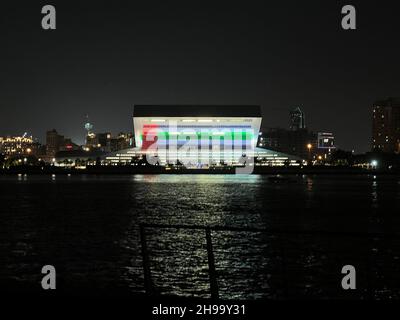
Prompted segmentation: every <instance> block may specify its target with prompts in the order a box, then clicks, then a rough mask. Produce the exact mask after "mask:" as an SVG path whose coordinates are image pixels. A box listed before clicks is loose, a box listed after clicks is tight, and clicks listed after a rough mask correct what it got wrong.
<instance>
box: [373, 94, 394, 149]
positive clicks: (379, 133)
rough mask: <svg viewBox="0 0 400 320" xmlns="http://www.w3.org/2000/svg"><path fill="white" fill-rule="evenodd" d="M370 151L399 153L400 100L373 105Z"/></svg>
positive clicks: (379, 102) (389, 100) (384, 101)
mask: <svg viewBox="0 0 400 320" xmlns="http://www.w3.org/2000/svg"><path fill="white" fill-rule="evenodd" d="M372 150H373V151H382V152H388V153H400V99H394V98H389V99H386V100H382V101H377V102H375V103H374V105H373V113H372Z"/></svg>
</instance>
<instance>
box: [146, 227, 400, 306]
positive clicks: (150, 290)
mask: <svg viewBox="0 0 400 320" xmlns="http://www.w3.org/2000/svg"><path fill="white" fill-rule="evenodd" d="M148 228H155V229H186V230H200V231H204V236H205V239H206V249H207V260H208V274H209V284H210V294H211V299H213V300H217V299H219V288H218V281H217V273H216V268H215V258H214V250H213V243H212V236H211V232H212V231H228V232H250V233H253V232H254V233H268V234H269V235H288V236H289V235H294V236H319V237H328V238H329V237H333V238H336V237H350V238H353V239H354V238H360V239H366V240H368V241H370V240H372V239H377V238H385V239H388V238H393V239H396V240H398V241H399V242H400V235H399V234H397V233H379V232H371V233H370V232H368V233H366V232H346V231H344V232H336V231H320V230H308V231H307V230H301V231H299V230H280V229H265V228H252V227H248V228H240V227H228V226H198V225H184V224H174V225H170V224H151V223H145V224H140V240H141V248H142V259H143V273H144V287H145V291H146V293H147V294H149V295H154V294H155V288H154V286H153V281H152V275H151V268H150V260H149V250H148V246H147V239H146V229H148ZM280 254H281V256H282V261H281V267H282V274H283V277H284V278H285V280H284V282H285V283H284V287H283V292H284V295H285V297H288V291H289V285H288V279H287V275H286V273H287V264H286V259H285V256H286V252H285V249H284V246H283V245H281V246H280ZM367 270H368V273H367V282H368V295H369V296H370V295H371V292H370V291H371V285H370V274H369V271H370V261H369V259H368V265H367Z"/></svg>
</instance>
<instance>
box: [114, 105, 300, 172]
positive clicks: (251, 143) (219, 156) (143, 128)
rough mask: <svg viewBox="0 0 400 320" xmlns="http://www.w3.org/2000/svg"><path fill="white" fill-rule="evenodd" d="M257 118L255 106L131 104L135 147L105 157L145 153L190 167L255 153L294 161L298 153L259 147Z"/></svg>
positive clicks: (232, 161)
mask: <svg viewBox="0 0 400 320" xmlns="http://www.w3.org/2000/svg"><path fill="white" fill-rule="evenodd" d="M261 120H262V116H261V109H260V107H259V106H237V105H236V106H210V105H207V106H203V105H135V106H134V113H133V127H134V136H135V148H130V149H127V150H124V151H121V152H116V153H114V154H112V155H110V156H108V157H107V160H108V161H110V162H112V163H121V162H125V163H129V162H130V161H132V159H134V158H137V157H146V159H147V162H149V163H150V164H157V165H177V164H183V165H184V166H186V167H190V168H207V167H210V166H220V165H241V164H243V163H246V162H247V161H252V160H254V159H261V160H263V161H264V162H265V163H269V164H279V165H284V164H287V163H288V161H289V163H290V161H291V160H293V163H296V164H297V163H298V161H300V160H301V159H300V158H296V157H293V158H290V157H289V156H287V155H283V154H281V153H279V152H271V151H270V150H266V149H261V148H257V140H258V135H259V131H260V126H261Z"/></svg>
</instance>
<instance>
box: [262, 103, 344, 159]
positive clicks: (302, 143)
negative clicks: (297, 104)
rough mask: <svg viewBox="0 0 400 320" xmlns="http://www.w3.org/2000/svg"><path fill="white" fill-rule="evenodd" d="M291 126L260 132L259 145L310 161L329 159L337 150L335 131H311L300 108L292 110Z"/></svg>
mask: <svg viewBox="0 0 400 320" xmlns="http://www.w3.org/2000/svg"><path fill="white" fill-rule="evenodd" d="M289 116H290V118H289V121H290V122H289V128H288V129H285V128H270V129H267V130H264V131H262V132H261V133H260V136H259V140H258V146H259V147H261V148H267V149H271V150H275V151H279V152H283V153H287V154H291V155H295V156H298V157H300V158H302V159H307V160H308V161H310V160H311V161H313V160H327V159H328V158H329V155H330V154H331V152H332V151H333V150H335V148H336V147H335V138H334V135H333V133H330V132H318V133H315V132H313V131H310V130H309V129H308V128H307V127H306V119H305V114H304V112H303V111H302V110H301V109H300V108H295V109H294V110H292V111H291V112H290V115H289Z"/></svg>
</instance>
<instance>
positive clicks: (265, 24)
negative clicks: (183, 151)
mask: <svg viewBox="0 0 400 320" xmlns="http://www.w3.org/2000/svg"><path fill="white" fill-rule="evenodd" d="M135 2H136V1H129V2H128V1H126V2H118V1H108V2H106V3H104V4H103V3H102V2H101V1H96V2H94V1H90V2H89V1H62V2H60V1H51V0H50V1H46V2H41V1H29V2H28V1H27V4H23V3H21V2H15V4H4V3H2V4H1V5H0V41H1V45H0V110H1V116H0V134H1V135H6V134H23V133H24V132H25V131H27V132H28V133H30V134H33V135H34V136H35V137H37V138H39V140H40V141H41V142H44V137H45V132H46V130H48V129H52V128H56V129H57V130H58V131H59V132H60V133H61V134H64V135H66V136H68V137H71V138H72V139H73V140H74V141H76V142H78V143H83V140H84V135H85V131H84V129H83V124H84V116H85V114H89V116H90V120H91V121H92V122H93V123H94V126H95V131H96V132H104V131H111V132H113V133H118V132H119V131H131V130H132V119H131V115H132V111H133V105H134V104H222V105H223V104H228V105H229V104H244V105H253V104H256V105H261V106H262V111H263V127H288V125H289V123H288V120H289V111H290V110H291V109H293V108H294V107H297V106H300V107H301V108H302V109H303V110H304V112H305V113H306V124H307V126H308V127H309V128H310V129H312V130H313V131H328V132H329V131H331V132H333V133H334V134H335V135H336V140H337V141H336V143H337V145H338V146H339V147H340V148H344V149H348V150H351V149H355V151H356V152H364V151H367V150H369V148H370V139H371V138H370V137H371V106H372V103H373V102H374V101H375V100H377V99H382V98H385V97H388V96H400V86H399V82H400V41H399V36H400V33H399V31H400V20H399V19H398V17H399V15H400V10H396V8H395V7H393V5H392V4H390V3H389V2H388V1H368V3H367V1H338V0H325V1H321V0H318V1H298V0H296V1H274V2H273V3H271V4H263V5H261V4H260V3H255V2H251V1H241V2H232V1H229V2H225V3H222V2H219V5H218V6H217V5H216V1H213V2H206V1H186V2H179V3H178V2H174V1H163V2H160V3H158V2H154V1H141V4H140V5H137V4H134V3H135ZM265 2H266V1H265ZM28 3H29V4H28ZM45 4H52V5H54V6H55V7H56V10H57V30H54V31H45V30H43V29H42V28H41V19H42V16H43V15H42V14H41V8H42V6H43V5H45ZM345 4H353V5H355V6H356V9H357V27H358V29H357V30H356V31H345V30H342V29H341V17H342V15H341V8H342V6H343V5H345Z"/></svg>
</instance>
